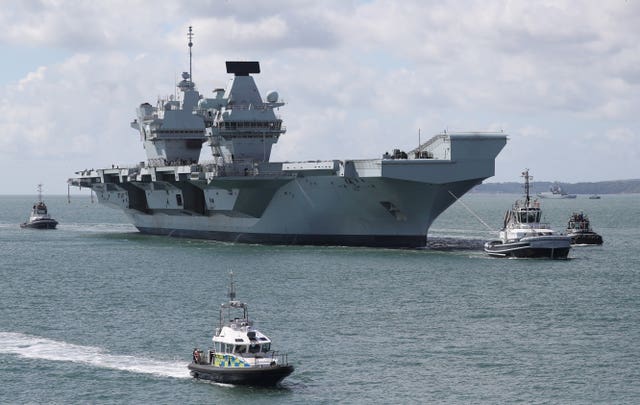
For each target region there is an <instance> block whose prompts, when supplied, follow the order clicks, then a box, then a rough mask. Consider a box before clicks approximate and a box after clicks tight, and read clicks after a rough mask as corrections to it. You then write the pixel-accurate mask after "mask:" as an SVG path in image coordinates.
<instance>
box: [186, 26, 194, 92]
mask: <svg viewBox="0 0 640 405" xmlns="http://www.w3.org/2000/svg"><path fill="white" fill-rule="evenodd" d="M187 38H189V81H190V82H192V83H193V74H192V72H191V47H192V46H193V41H192V39H193V30H192V29H191V26H189V32H188V33H187Z"/></svg>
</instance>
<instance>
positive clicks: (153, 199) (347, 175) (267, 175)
mask: <svg viewBox="0 0 640 405" xmlns="http://www.w3.org/2000/svg"><path fill="white" fill-rule="evenodd" d="M190 46H191V44H190ZM227 72H228V73H232V74H233V75H234V77H233V79H232V80H231V82H230V83H229V85H228V86H227V89H226V90H222V89H216V90H215V91H214V94H215V98H204V97H203V96H202V95H200V94H199V93H198V91H197V90H196V89H195V84H194V83H193V82H192V81H191V75H190V74H189V73H184V74H183V79H184V80H183V81H181V82H180V83H179V84H178V88H179V89H180V91H181V93H182V97H181V99H180V100H174V99H173V98H172V99H169V100H165V101H159V102H158V105H157V106H156V107H152V106H151V104H149V103H143V104H141V105H140V107H139V108H138V110H137V118H136V119H135V120H134V121H133V122H132V124H131V126H132V127H133V128H135V129H137V130H138V131H139V133H140V136H141V138H142V140H143V142H144V148H145V151H146V154H147V161H146V162H143V163H141V164H139V165H137V166H135V167H130V168H119V167H112V168H107V169H98V170H88V171H83V172H78V173H77V174H79V177H76V178H72V179H69V183H70V184H71V185H74V186H79V187H89V188H91V189H92V190H93V191H94V192H95V193H96V195H97V197H98V200H99V201H100V202H101V203H104V204H107V205H110V206H112V207H115V208H118V209H122V210H124V212H125V213H126V214H127V215H128V217H129V218H130V219H131V221H132V223H133V224H134V225H135V226H136V227H137V228H138V229H139V230H140V231H141V232H144V233H150V234H162V235H171V236H182V237H192V238H206V239H215V240H224V241H235V242H247V243H269V244H313V245H315V244H319V245H348V246H388V247H417V246H424V245H425V244H426V235H427V231H428V228H429V226H430V225H431V223H432V222H433V221H434V220H435V218H436V217H437V216H438V215H439V214H440V213H442V212H443V211H444V210H445V209H446V208H447V207H448V206H450V205H451V204H452V203H453V202H454V197H453V196H454V195H455V196H457V197H459V196H461V195H463V194H464V193H466V192H467V191H468V190H470V189H471V188H472V187H473V186H475V185H477V184H480V183H481V182H482V181H483V180H484V179H486V178H488V177H491V176H493V175H494V170H495V158H496V156H497V155H498V153H499V152H500V151H501V150H502V148H503V147H504V145H505V144H506V141H507V137H506V135H505V134H503V133H480V132H470V133H443V134H439V135H436V136H434V137H433V138H431V139H430V140H428V141H427V142H424V143H422V144H421V145H420V146H419V147H418V148H416V149H414V150H412V151H409V152H403V151H400V150H399V149H396V150H394V151H393V153H392V154H388V153H385V154H384V155H382V154H381V155H382V157H381V158H379V159H368V160H349V159H346V160H324V161H305V162H270V161H269V157H270V155H271V148H272V146H273V144H275V143H277V141H278V139H279V137H280V136H281V135H282V134H284V133H285V132H286V129H285V127H284V126H283V125H282V119H280V117H279V116H277V115H276V113H275V109H279V108H280V107H282V106H283V105H284V103H282V102H281V101H280V100H279V95H278V93H277V92H271V93H269V94H268V95H267V97H266V99H265V100H263V99H262V97H261V96H260V92H259V91H258V88H257V86H256V85H255V82H254V80H253V77H252V76H251V74H257V73H259V72H260V66H259V64H258V62H227ZM205 142H206V143H207V144H208V146H209V147H210V148H211V152H212V155H211V158H212V160H211V161H208V162H198V161H197V159H198V156H199V155H200V150H201V148H202V145H203V143H205Z"/></svg>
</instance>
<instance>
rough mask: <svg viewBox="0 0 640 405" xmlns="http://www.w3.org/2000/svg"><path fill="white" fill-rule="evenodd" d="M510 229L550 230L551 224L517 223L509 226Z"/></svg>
mask: <svg viewBox="0 0 640 405" xmlns="http://www.w3.org/2000/svg"><path fill="white" fill-rule="evenodd" d="M510 227H511V228H525V229H540V228H544V229H551V224H549V223H547V222H518V223H514V224H512V225H511V226H510Z"/></svg>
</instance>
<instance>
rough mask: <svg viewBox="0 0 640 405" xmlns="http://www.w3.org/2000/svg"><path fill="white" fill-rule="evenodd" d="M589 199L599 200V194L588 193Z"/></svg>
mask: <svg viewBox="0 0 640 405" xmlns="http://www.w3.org/2000/svg"><path fill="white" fill-rule="evenodd" d="M589 199H590V200H599V199H600V196H599V195H598V194H594V195H590V196H589Z"/></svg>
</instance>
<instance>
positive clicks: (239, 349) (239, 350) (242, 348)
mask: <svg viewBox="0 0 640 405" xmlns="http://www.w3.org/2000/svg"><path fill="white" fill-rule="evenodd" d="M246 351H247V346H245V345H237V346H236V353H246Z"/></svg>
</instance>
